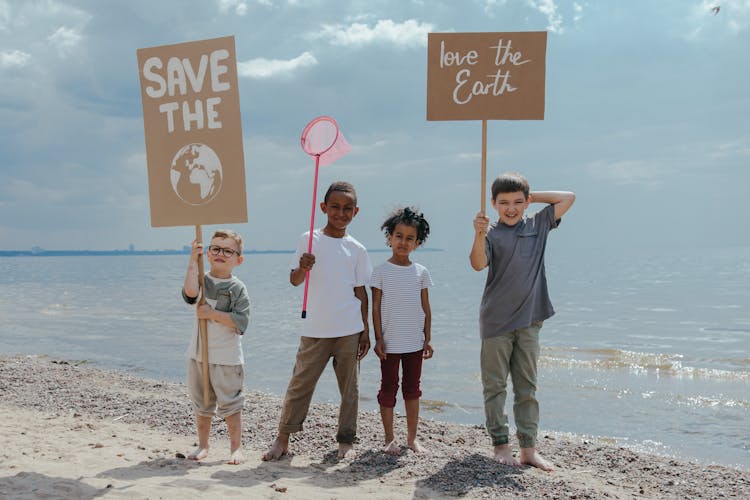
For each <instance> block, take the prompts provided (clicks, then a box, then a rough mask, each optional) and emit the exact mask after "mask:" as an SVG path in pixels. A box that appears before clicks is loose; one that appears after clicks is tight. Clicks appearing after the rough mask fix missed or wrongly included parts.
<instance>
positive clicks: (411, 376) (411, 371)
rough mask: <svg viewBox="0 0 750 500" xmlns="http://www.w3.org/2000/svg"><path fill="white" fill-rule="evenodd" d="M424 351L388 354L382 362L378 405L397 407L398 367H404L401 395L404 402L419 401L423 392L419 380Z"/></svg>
mask: <svg viewBox="0 0 750 500" xmlns="http://www.w3.org/2000/svg"><path fill="white" fill-rule="evenodd" d="M422 352H423V351H422V350H421V349H420V350H419V351H417V352H409V353H405V354H387V355H386V358H385V359H384V360H383V359H381V360H380V373H381V379H380V391H378V403H380V406H384V407H386V408H393V407H394V406H396V393H397V392H398V367H399V364H400V365H401V366H402V370H403V372H404V376H403V381H402V386H401V393H402V394H403V395H404V400H407V399H419V398H420V397H421V396H422V391H421V390H420V388H419V380H420V379H421V378H422Z"/></svg>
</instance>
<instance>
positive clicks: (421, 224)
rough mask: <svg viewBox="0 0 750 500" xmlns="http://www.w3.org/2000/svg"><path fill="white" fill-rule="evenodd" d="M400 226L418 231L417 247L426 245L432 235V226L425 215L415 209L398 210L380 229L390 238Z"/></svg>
mask: <svg viewBox="0 0 750 500" xmlns="http://www.w3.org/2000/svg"><path fill="white" fill-rule="evenodd" d="M399 224H403V225H405V226H411V227H414V228H416V229H417V246H419V245H421V244H422V243H424V242H425V240H426V239H427V237H428V236H429V235H430V224H429V223H428V222H427V220H426V219H425V218H424V214H423V213H422V212H420V211H419V210H417V209H416V208H414V207H401V208H397V209H396V210H394V211H393V212H391V213H390V215H388V218H387V219H386V220H385V222H383V225H382V226H380V229H381V230H383V231H385V235H386V236H390V235H391V234H393V231H395V230H396V226H398V225H399Z"/></svg>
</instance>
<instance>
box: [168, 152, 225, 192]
mask: <svg viewBox="0 0 750 500" xmlns="http://www.w3.org/2000/svg"><path fill="white" fill-rule="evenodd" d="M169 175H170V178H171V180H172V189H174V192H175V193H176V194H177V196H178V197H179V198H180V199H181V200H182V201H184V202H185V203H188V204H190V205H203V204H204V203H208V202H209V201H211V200H212V199H214V198H215V197H216V195H218V194H219V191H221V182H222V179H223V176H222V170H221V161H220V160H219V156H218V155H217V154H216V153H215V152H214V150H213V149H211V148H210V147H208V146H206V145H205V144H200V143H193V144H188V145H186V146H183V147H182V148H180V150H179V151H177V154H176V155H174V158H172V168H171V169H170V172H169Z"/></svg>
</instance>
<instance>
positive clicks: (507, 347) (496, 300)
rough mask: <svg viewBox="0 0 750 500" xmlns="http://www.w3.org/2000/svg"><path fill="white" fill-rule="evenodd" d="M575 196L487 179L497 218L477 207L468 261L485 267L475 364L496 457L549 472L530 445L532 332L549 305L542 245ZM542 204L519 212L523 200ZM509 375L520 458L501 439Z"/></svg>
mask: <svg viewBox="0 0 750 500" xmlns="http://www.w3.org/2000/svg"><path fill="white" fill-rule="evenodd" d="M574 201H575V194H573V193H571V192H568V191H545V192H538V191H537V192H529V183H528V181H527V180H526V179H525V178H524V177H523V176H522V175H521V174H518V173H506V174H503V175H501V176H500V177H498V178H497V179H495V181H494V182H493V183H492V206H493V207H494V208H495V210H497V213H498V216H499V219H498V221H497V222H495V223H493V224H492V225H490V219H489V217H487V216H486V215H484V213H482V212H479V213H478V214H477V216H476V217H475V218H474V232H475V234H474V244H473V246H472V248H471V254H470V255H469V260H470V261H471V266H472V267H473V268H474V269H475V270H476V271H481V270H482V269H484V268H485V267H488V266H489V272H488V273H487V283H486V284H485V287H484V294H483V295H482V304H481V306H480V310H479V329H480V333H481V337H482V351H481V368H482V386H483V389H484V412H485V417H486V426H487V432H488V433H489V434H490V436H491V437H492V445H493V446H494V458H495V460H496V461H498V462H500V463H502V464H506V465H513V466H520V465H521V464H527V465H532V466H534V467H538V468H540V469H542V470H547V471H549V470H552V464H550V463H549V462H548V461H547V460H545V459H544V458H542V456H541V455H540V454H539V453H538V452H537V451H536V435H537V426H538V423H539V403H538V402H537V400H536V382H537V360H538V358H539V330H540V329H541V327H542V322H543V321H544V320H546V319H547V318H549V317H550V316H552V315H553V314H554V313H555V311H554V310H553V309H552V304H551V302H550V300H549V294H548V292H547V278H546V276H545V273H544V249H545V247H546V244H547V235H548V234H549V231H550V230H552V229H554V228H556V227H557V226H558V224H559V222H560V218H561V217H562V216H563V214H565V212H567V211H568V209H569V208H570V207H571V205H573V202H574ZM533 202H536V203H547V204H548V206H547V207H545V208H544V209H542V210H541V211H539V212H538V213H536V214H534V215H533V216H531V217H524V211H525V210H526V208H527V207H528V206H529V204H530V203H533ZM508 374H510V376H511V378H512V380H513V416H514V418H515V422H516V428H517V435H518V441H519V444H520V446H521V456H520V461H519V460H516V459H515V457H514V456H513V452H512V450H511V448H510V445H509V444H508V416H507V415H506V414H505V397H506V394H507V392H506V386H507V381H508Z"/></svg>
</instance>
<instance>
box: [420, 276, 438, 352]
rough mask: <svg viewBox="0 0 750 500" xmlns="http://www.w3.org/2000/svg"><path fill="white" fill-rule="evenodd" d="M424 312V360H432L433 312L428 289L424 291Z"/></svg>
mask: <svg viewBox="0 0 750 500" xmlns="http://www.w3.org/2000/svg"><path fill="white" fill-rule="evenodd" d="M422 310H423V311H424V351H423V352H422V357H423V358H424V359H430V358H431V357H432V354H433V353H434V352H435V350H434V349H433V348H432V343H431V341H432V334H431V333H430V330H431V329H432V310H431V309H430V296H429V294H428V293H427V288H423V289H422Z"/></svg>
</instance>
